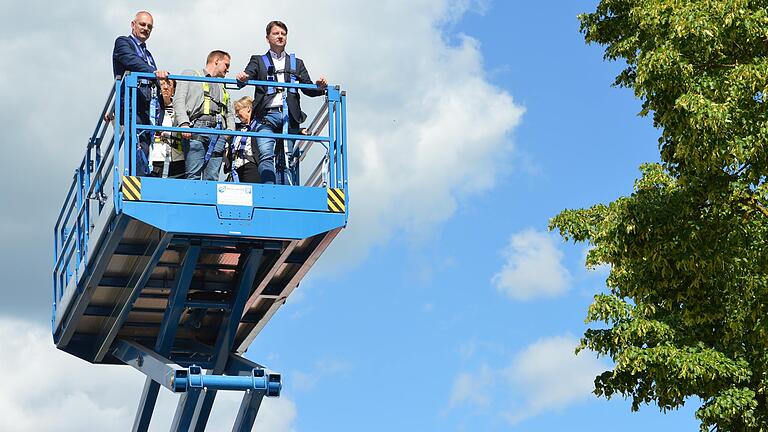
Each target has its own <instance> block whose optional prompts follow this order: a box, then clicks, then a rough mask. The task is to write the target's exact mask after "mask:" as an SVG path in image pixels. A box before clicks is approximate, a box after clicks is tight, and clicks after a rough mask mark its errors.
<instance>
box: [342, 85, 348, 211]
mask: <svg viewBox="0 0 768 432" xmlns="http://www.w3.org/2000/svg"><path fill="white" fill-rule="evenodd" d="M341 145H342V153H341V157H342V160H343V161H344V184H343V185H342V187H343V188H344V197H345V199H346V201H347V203H346V206H345V209H346V212H347V213H349V190H348V187H349V171H347V92H341Z"/></svg>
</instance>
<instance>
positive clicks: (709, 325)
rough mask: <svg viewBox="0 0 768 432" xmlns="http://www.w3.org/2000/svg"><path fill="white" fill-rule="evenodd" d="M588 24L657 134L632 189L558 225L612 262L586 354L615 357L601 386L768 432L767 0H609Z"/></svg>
mask: <svg viewBox="0 0 768 432" xmlns="http://www.w3.org/2000/svg"><path fill="white" fill-rule="evenodd" d="M579 19H580V21H581V30H582V33H583V34H584V35H585V39H586V41H587V42H588V43H597V44H600V45H602V46H604V47H605V58H606V59H608V60H612V61H622V62H625V64H626V67H625V68H624V70H623V71H622V72H621V73H620V74H619V75H618V76H617V78H616V82H615V85H617V86H620V87H627V88H630V89H632V90H633V91H634V93H635V95H636V96H637V97H638V98H639V99H640V100H641V101H642V110H641V115H650V116H652V118H653V123H654V125H655V126H656V127H657V128H658V129H659V130H660V131H661V136H660V138H659V149H660V160H661V163H654V164H645V165H643V166H642V167H641V178H640V179H638V180H637V181H636V182H635V185H634V191H633V193H632V194H631V195H630V196H626V197H621V198H619V199H617V200H616V201H614V202H611V203H609V204H607V205H605V204H597V205H595V206H593V207H591V208H588V209H576V210H564V211H563V212H561V213H560V214H559V215H557V216H556V217H554V218H553V219H552V220H551V221H550V228H551V229H557V230H559V232H560V234H561V235H562V236H563V237H564V238H565V239H569V240H574V241H577V242H587V243H589V244H590V245H591V246H592V248H591V250H590V252H589V254H588V256H587V265H588V266H595V265H600V264H610V266H611V271H610V274H609V276H608V279H607V286H608V292H607V293H605V294H600V295H597V296H595V299H594V302H593V303H592V305H591V306H590V307H589V310H588V312H587V322H588V323H590V327H592V328H590V329H588V330H587V331H586V333H585V334H584V337H583V338H582V342H581V348H580V349H590V350H593V351H595V352H597V353H598V355H601V356H608V357H610V358H611V359H613V361H614V364H615V366H614V368H613V370H611V371H607V372H605V373H603V374H601V375H600V376H598V377H597V378H595V394H597V395H598V396H603V397H606V398H610V397H612V396H615V395H621V396H624V397H629V398H631V400H632V409H633V410H637V409H638V408H639V407H640V405H642V404H651V403H655V404H657V405H658V406H659V407H660V408H661V410H662V411H666V410H669V409H675V408H677V407H679V406H681V405H683V404H684V403H685V402H686V401H688V400H691V399H692V402H693V403H701V407H700V408H699V409H698V410H697V412H696V416H697V418H698V419H699V420H700V422H701V430H702V431H707V430H720V431H768V403H767V399H766V396H767V395H768V304H767V303H768V195H767V194H766V192H768V186H766V175H767V174H768V165H767V164H768V104H767V102H768V0H602V1H600V3H599V4H598V6H597V9H596V10H595V11H594V12H593V13H588V14H584V15H581V16H580V17H579Z"/></svg>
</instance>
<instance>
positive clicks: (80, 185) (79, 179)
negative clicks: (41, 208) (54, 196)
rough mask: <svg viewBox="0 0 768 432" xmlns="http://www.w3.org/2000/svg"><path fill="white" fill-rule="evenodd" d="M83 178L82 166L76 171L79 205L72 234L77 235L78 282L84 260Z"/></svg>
mask: <svg viewBox="0 0 768 432" xmlns="http://www.w3.org/2000/svg"><path fill="white" fill-rule="evenodd" d="M82 177H83V176H82V165H81V166H80V167H78V169H77V170H75V179H76V180H75V181H76V182H77V201H76V203H77V204H76V206H75V218H74V219H75V220H74V222H75V232H74V233H72V234H74V235H75V245H76V246H75V247H77V250H76V252H75V257H76V260H75V280H77V278H78V276H79V275H78V274H77V270H78V267H79V265H80V260H81V258H82V255H81V254H82V253H83V245H82V241H81V239H82V237H81V234H82V233H81V232H80V222H81V221H80V208H81V206H82V205H83V181H82V180H83V178H82ZM72 234H70V235H72Z"/></svg>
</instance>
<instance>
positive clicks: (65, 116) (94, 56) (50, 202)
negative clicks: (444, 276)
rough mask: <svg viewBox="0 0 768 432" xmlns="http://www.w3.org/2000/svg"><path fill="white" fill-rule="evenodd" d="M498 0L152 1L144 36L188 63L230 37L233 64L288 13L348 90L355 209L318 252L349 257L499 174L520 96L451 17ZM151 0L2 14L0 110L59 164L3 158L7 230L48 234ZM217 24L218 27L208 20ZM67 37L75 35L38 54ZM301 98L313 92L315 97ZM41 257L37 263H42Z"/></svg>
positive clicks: (44, 238)
mask: <svg viewBox="0 0 768 432" xmlns="http://www.w3.org/2000/svg"><path fill="white" fill-rule="evenodd" d="M486 4H487V1H485V0H482V1H479V0H391V1H386V2H359V1H354V0H311V1H310V0H297V1H294V2H290V3H280V2H278V3H275V4H272V5H271V6H270V8H269V12H268V14H265V12H264V11H263V10H262V9H260V8H254V7H252V6H253V3H252V2H250V1H247V0H234V1H231V2H228V3H227V4H226V7H222V4H221V3H219V2H214V1H212V0H198V1H181V0H171V1H166V2H163V3H159V4H156V5H154V6H152V7H151V12H152V13H153V15H154V17H155V29H154V31H153V33H152V37H151V38H150V39H149V41H148V46H149V48H150V50H151V51H152V52H153V54H154V56H155V58H156V59H157V61H158V64H159V65H160V66H161V67H162V68H165V69H169V70H171V71H172V72H176V73H178V72H180V71H181V70H183V69H187V68H190V67H201V66H202V64H203V62H204V59H205V56H206V54H207V53H208V52H209V51H210V50H212V49H225V50H227V51H229V52H230V53H231V54H232V73H231V74H230V75H231V76H233V75H234V72H236V71H238V70H242V69H243V68H244V67H245V64H246V62H247V61H248V59H249V57H250V55H251V54H254V53H261V52H263V51H265V50H266V45H265V41H264V36H263V34H264V29H263V28H264V26H265V25H266V23H267V21H268V20H270V19H272V18H275V19H281V20H283V21H285V22H286V23H287V24H288V27H289V29H290V32H289V45H288V47H289V50H291V51H295V52H296V53H297V54H298V55H299V56H300V57H302V58H304V60H305V61H306V64H307V67H308V69H309V70H310V72H311V73H312V75H313V76H314V77H318V76H320V75H326V76H327V77H329V79H330V80H331V82H332V83H335V84H340V85H342V86H343V88H344V89H345V90H347V91H348V93H349V97H348V101H349V111H348V114H349V125H348V126H349V127H348V131H349V158H350V161H349V169H350V177H351V179H350V203H349V204H350V206H349V208H350V212H351V217H350V223H349V227H348V229H347V230H346V231H345V232H344V233H343V234H342V236H341V238H340V239H338V240H337V241H336V244H334V246H333V247H332V248H331V250H330V251H329V252H328V253H327V254H326V255H330V256H332V257H333V258H330V259H329V258H324V259H323V260H322V261H321V262H322V264H323V267H325V268H331V267H338V266H339V264H338V263H340V262H343V263H344V264H343V265H342V267H343V268H344V269H347V268H349V267H350V265H351V264H352V263H353V262H355V261H361V260H362V259H364V258H365V257H366V256H367V253H368V251H369V250H370V248H371V247H372V246H374V245H382V244H385V243H386V241H388V240H389V239H390V238H391V237H392V236H393V235H396V234H397V233H403V232H407V233H410V234H414V233H416V234H423V233H427V234H428V233H430V231H431V228H432V227H434V226H435V225H436V224H440V223H441V222H443V221H445V220H446V219H448V218H449V217H451V215H453V213H454V211H455V210H456V208H457V207H458V206H459V205H460V204H461V202H463V200H465V199H466V198H467V197H468V196H470V195H472V194H475V193H477V192H479V191H483V190H487V189H489V188H490V187H492V186H493V184H494V179H495V178H496V177H497V174H498V172H499V171H500V170H501V169H502V167H503V166H504V165H505V164H506V162H508V159H509V157H508V156H510V155H511V154H512V152H513V144H512V141H511V132H512V131H513V129H514V128H515V126H516V125H517V124H518V123H519V122H520V119H521V116H522V113H523V109H522V108H521V107H520V106H518V105H516V104H515V103H514V102H513V100H512V96H511V95H510V94H509V93H508V92H507V91H506V90H505V89H503V88H500V87H498V86H496V85H494V84H493V83H492V82H491V81H490V78H489V77H488V76H487V72H486V66H485V65H484V59H483V56H482V54H481V51H480V42H479V41H477V40H476V39H473V38H471V37H470V36H467V35H461V34H455V33H451V31H450V28H451V25H452V24H451V23H453V22H456V21H457V20H458V19H460V17H461V16H463V14H465V13H467V11H469V10H472V11H480V12H482V11H483V10H485V9H486V7H487V5H486ZM144 7H146V4H144V3H141V2H134V1H125V0H123V1H113V2H107V3H104V2H95V1H89V2H87V3H84V4H82V5H81V4H78V5H77V6H72V5H71V4H69V3H66V2H63V3H62V2H59V3H50V4H49V3H48V2H43V1H42V0H30V1H29V2H27V3H25V4H24V5H23V7H22V6H21V5H19V6H18V7H17V9H16V10H13V8H10V9H9V10H6V16H8V17H9V20H11V21H14V24H11V25H10V26H9V27H6V28H4V29H3V30H0V55H2V57H3V58H14V59H19V60H18V61H17V62H16V63H15V64H18V65H23V67H17V68H6V69H4V70H3V71H2V72H0V84H1V85H2V87H3V88H4V89H5V96H6V98H7V99H8V100H23V101H24V105H25V109H24V110H21V111H19V110H17V109H16V108H15V107H14V106H13V105H14V104H6V106H5V107H0V116H2V118H9V119H13V122H14V125H15V126H16V127H14V128H13V129H11V130H9V131H7V132H8V133H7V134H6V136H5V138H6V141H8V142H24V143H34V147H35V154H36V160H37V161H38V162H37V163H38V164H39V165H40V166H46V167H48V168H47V169H46V170H43V171H42V172H40V173H37V174H36V175H34V176H30V175H29V167H28V165H27V164H23V163H22V164H10V166H9V167H8V169H7V170H5V172H4V174H3V175H4V176H7V177H4V178H5V180H6V181H3V182H0V193H2V194H3V196H5V197H6V198H7V199H9V200H13V201H14V202H16V203H17V204H18V205H16V206H14V208H13V209H10V210H9V211H8V212H6V213H4V214H3V215H1V216H0V222H2V223H0V227H4V228H5V229H0V236H2V237H1V239H2V241H3V242H6V243H11V242H12V243H14V244H19V245H22V246H21V247H29V248H30V249H29V250H30V251H31V250H40V248H43V247H45V245H47V244H48V243H50V239H49V233H48V232H47V231H41V230H40V229H39V227H40V226H51V225H52V222H53V218H54V217H55V215H56V213H57V212H58V209H59V205H60V203H61V200H62V199H63V197H64V194H65V192H66V190H65V187H67V186H68V183H69V181H70V180H71V173H72V171H73V170H74V168H75V165H76V164H77V163H78V162H79V160H80V158H81V157H82V154H83V150H84V147H85V144H86V141H87V138H88V136H89V135H90V133H91V132H92V130H93V127H94V126H95V123H96V120H97V118H98V115H99V112H100V110H101V104H103V103H104V101H105V98H106V96H107V93H108V89H109V85H110V82H111V75H112V64H111V50H112V44H113V41H114V39H115V37H116V36H118V35H121V34H126V33H128V31H129V22H130V20H131V19H132V17H133V13H134V12H135V11H136V10H139V9H141V8H144ZM340 11H343V15H344V17H345V18H344V19H341V20H340V19H339V13H340ZM233 12H235V13H233ZM83 22H87V23H88V25H81V24H82V23H83ZM205 27H212V28H213V27H215V28H217V30H216V31H198V30H199V29H201V28H205ZM61 41H67V43H66V45H67V49H66V50H59V51H58V52H57V51H54V52H52V53H50V55H38V53H41V52H49V51H50V49H49V47H51V46H57V45H60V44H61ZM304 101H305V108H310V107H312V106H313V104H312V103H310V100H309V99H308V98H305V99H304ZM316 102H317V101H315V103H314V106H316V105H317V103H316ZM306 111H308V112H310V111H311V110H310V109H306ZM75 113H76V114H75ZM505 161H506V162H505ZM11 178H15V179H25V181H24V182H22V183H19V182H17V181H8V180H9V179H11ZM51 185H58V186H55V187H51ZM19 225H21V226H19ZM9 227H12V228H13V230H10V228H9ZM16 252H17V253H14V254H13V256H10V257H9V259H8V260H5V261H6V262H8V264H7V265H8V266H9V267H8V268H14V267H20V266H22V264H24V263H22V262H21V259H22V258H19V257H23V256H27V255H28V254H25V253H18V252H19V251H16ZM39 270H40V271H39V272H37V271H36V272H33V273H35V274H37V273H39V274H43V273H44V271H43V270H44V269H43V268H42V267H40V268H39ZM18 282H19V284H21V283H22V282H24V283H28V282H29V281H25V280H24V281H23V280H21V279H20V280H19V281H18ZM40 282H41V283H45V282H47V280H46V279H45V278H43V277H41V278H40ZM30 295H32V294H30ZM40 299H41V297H39V296H38V297H37V298H36V299H35V302H36V303H39V300H40ZM29 303H32V301H30V302H29Z"/></svg>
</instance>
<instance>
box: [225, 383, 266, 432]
mask: <svg viewBox="0 0 768 432" xmlns="http://www.w3.org/2000/svg"><path fill="white" fill-rule="evenodd" d="M262 399H264V392H260V391H248V392H246V393H245V395H244V396H243V401H242V402H240V409H239V410H238V411H237V418H236V419H235V424H234V426H232V432H251V430H253V423H254V422H255V421H256V415H257V414H258V413H259V408H260V407H261V401H262Z"/></svg>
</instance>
